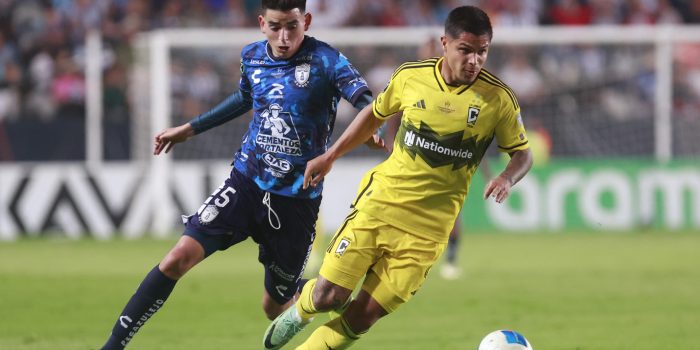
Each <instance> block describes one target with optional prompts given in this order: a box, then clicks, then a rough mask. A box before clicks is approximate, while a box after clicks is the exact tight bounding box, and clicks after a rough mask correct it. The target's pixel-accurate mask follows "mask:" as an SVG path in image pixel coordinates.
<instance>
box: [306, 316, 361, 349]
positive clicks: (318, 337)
mask: <svg viewBox="0 0 700 350" xmlns="http://www.w3.org/2000/svg"><path fill="white" fill-rule="evenodd" d="M358 339H360V335H358V334H355V332H353V331H352V329H350V327H349V326H348V324H347V322H345V320H344V319H343V317H342V316H341V317H338V318H334V319H332V320H330V321H328V323H326V324H324V325H323V326H321V327H318V328H316V330H315V331H314V332H313V333H311V335H310V336H309V337H308V338H307V339H306V341H305V342H304V344H301V345H299V347H297V349H296V350H328V349H338V350H340V349H347V348H349V347H350V346H351V345H352V344H353V343H354V342H355V341H356V340H358Z"/></svg>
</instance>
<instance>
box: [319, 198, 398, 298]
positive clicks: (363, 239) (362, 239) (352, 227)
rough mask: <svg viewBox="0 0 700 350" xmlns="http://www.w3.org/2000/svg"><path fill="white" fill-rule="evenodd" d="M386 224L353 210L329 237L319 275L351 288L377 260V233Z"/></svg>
mask: <svg viewBox="0 0 700 350" xmlns="http://www.w3.org/2000/svg"><path fill="white" fill-rule="evenodd" d="M384 225H385V224H384V223H383V222H381V221H379V220H376V219H374V218H373V217H371V216H369V215H366V214H364V213H362V212H360V211H357V210H354V211H352V212H351V213H350V215H348V216H347V217H346V218H345V221H344V222H343V224H342V225H341V227H340V228H339V229H338V231H337V232H336V234H335V235H334V236H333V238H332V239H331V242H330V244H329V245H328V248H327V249H326V252H325V256H324V258H323V264H322V265H321V270H320V271H319V274H320V275H321V276H322V277H323V278H325V279H326V280H328V281H330V282H331V283H333V284H336V285H339V286H341V287H343V288H346V289H349V290H353V289H354V288H355V286H356V285H357V284H358V282H359V281H360V280H361V279H362V278H363V277H364V276H365V274H366V273H367V270H368V269H369V267H370V266H372V264H374V263H375V262H376V261H377V258H378V253H379V249H378V247H377V242H376V239H375V238H376V236H377V233H378V230H381V228H382V226H384Z"/></svg>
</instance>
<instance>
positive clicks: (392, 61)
mask: <svg viewBox="0 0 700 350" xmlns="http://www.w3.org/2000/svg"><path fill="white" fill-rule="evenodd" d="M378 56H379V57H376V56H375V57H376V58H375V59H376V61H375V63H374V65H373V66H372V68H370V70H369V71H368V72H367V74H365V79H366V80H367V86H368V87H369V89H370V90H371V91H372V95H374V96H377V95H378V94H379V92H380V91H382V90H384V87H386V84H387V83H388V82H389V79H390V78H391V75H392V74H394V71H395V70H396V68H397V67H398V66H399V60H398V59H397V58H396V56H395V55H394V54H393V53H392V52H390V51H384V52H381V53H379V55H378ZM351 117H354V116H351Z"/></svg>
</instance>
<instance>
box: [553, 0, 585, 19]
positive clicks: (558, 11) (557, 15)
mask: <svg viewBox="0 0 700 350" xmlns="http://www.w3.org/2000/svg"><path fill="white" fill-rule="evenodd" d="M591 17H592V11H591V7H590V6H589V5H588V3H587V2H585V1H582V0H556V1H555V2H554V4H553V5H552V6H551V7H550V8H549V13H548V22H549V24H556V25H586V24H590V23H591Z"/></svg>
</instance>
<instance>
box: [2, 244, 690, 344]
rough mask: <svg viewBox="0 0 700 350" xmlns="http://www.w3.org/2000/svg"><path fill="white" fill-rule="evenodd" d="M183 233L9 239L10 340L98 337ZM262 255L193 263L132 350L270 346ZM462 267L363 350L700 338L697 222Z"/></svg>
mask: <svg viewBox="0 0 700 350" xmlns="http://www.w3.org/2000/svg"><path fill="white" fill-rule="evenodd" d="M174 242H175V241H174V240H166V241H156V240H138V241H110V242H96V241H92V240H81V241H69V240H21V241H18V242H13V243H0V349H3V350H44V349H46V350H48V349H51V350H60V349H97V348H99V346H101V345H102V343H103V342H104V340H105V339H106V337H107V336H108V334H109V332H110V330H111V328H112V325H113V323H114V321H115V320H116V317H117V316H118V314H119V312H120V311H121V309H122V307H123V306H124V303H125V302H126V300H127V299H128V298H129V297H130V296H131V294H132V293H133V291H134V290H135V289H136V287H137V285H138V283H140V281H141V279H142V278H143V276H145V274H146V272H148V270H150V269H151V268H152V267H153V266H154V265H155V264H156V263H157V262H158V261H159V260H160V258H161V257H162V256H163V255H164V254H165V253H166V252H167V251H168V250H169V248H170V247H171V246H172V245H173V243H174ZM256 258H257V250H256V247H255V246H254V245H253V244H252V242H246V243H243V244H241V245H239V246H237V247H233V248H230V249H229V250H228V251H225V252H220V253H217V254H214V255H213V256H212V257H210V258H209V259H207V260H206V261H204V262H203V263H202V264H200V265H199V266H197V267H195V269H194V270H192V271H191V272H190V273H189V274H188V275H187V276H186V277H185V278H184V279H183V280H181V281H180V282H179V283H178V285H177V287H176V288H175V291H174V292H173V294H172V295H171V297H170V299H169V300H168V302H167V303H166V304H165V307H164V308H163V309H162V310H161V311H160V312H159V313H157V314H156V315H155V316H154V317H153V319H151V320H150V321H149V323H148V324H147V325H146V326H145V327H144V328H143V329H142V330H141V331H140V332H139V334H138V335H137V336H136V337H135V339H134V340H133V341H132V343H131V345H130V347H129V349H147V350H157V349H168V350H178V349H183V350H184V349H187V350H191V349H197V350H207V349H260V348H261V338H262V332H263V331H264V330H265V328H266V327H267V325H268V321H267V320H266V319H265V317H264V316H263V313H262V311H261V308H260V301H261V295H262V272H263V271H262V267H261V265H259V264H258V263H257V260H256ZM460 265H461V266H462V269H463V276H462V278H461V279H460V280H457V281H445V280H442V279H441V278H440V276H439V274H438V273H437V272H438V271H437V268H436V269H434V271H433V272H432V273H431V275H430V276H429V278H428V281H427V282H426V283H425V285H424V286H423V288H422V289H421V290H420V291H419V292H418V294H416V296H415V297H414V299H413V300H411V302H409V303H408V304H406V305H404V306H403V307H402V308H401V309H399V310H398V311H397V312H396V313H394V314H392V315H390V316H388V317H387V318H385V319H383V320H381V321H379V323H378V324H377V325H375V327H374V328H373V329H372V330H371V331H370V332H369V333H368V334H366V335H365V336H364V338H363V339H362V340H361V341H360V342H359V343H357V344H356V346H355V347H354V348H357V349H402V350H404V349H408V350H410V349H416V350H417V349H421V350H423V349H455V350H464V349H475V348H476V347H477V344H478V343H479V340H480V339H481V337H482V336H484V335H485V334H487V333H488V332H490V331H492V330H495V329H501V328H512V329H516V330H518V331H520V332H522V333H523V334H525V336H526V337H528V339H529V340H530V341H531V342H532V343H533V345H534V348H535V349H537V350H547V349H554V350H560V349H561V350H563V349H570V350H606V349H610V350H628V349H629V350H633V349H634V350H645V349H648V350H652V349H653V350H658V349H697V348H698V341H697V331H698V329H699V328H698V327H699V325H700V298H699V297H698V296H699V295H700V234H698V233H697V232H695V233H652V232H647V233H637V234H619V233H610V234H499V235H487V234H469V235H466V236H464V239H463V243H462V246H461V256H460ZM436 267H437V266H436ZM326 320H327V317H326V316H323V315H322V316H320V317H318V318H317V320H316V321H314V323H313V324H312V325H311V326H309V327H308V328H309V329H307V330H305V331H304V333H302V334H300V335H299V336H298V338H297V339H295V341H294V342H292V344H291V345H290V346H288V347H287V348H290V349H293V348H294V346H293V345H297V344H299V343H300V342H301V341H302V340H303V339H304V338H305V337H306V335H308V334H309V333H310V331H311V329H313V328H315V327H316V326H318V325H320V324H321V322H324V321H326Z"/></svg>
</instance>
